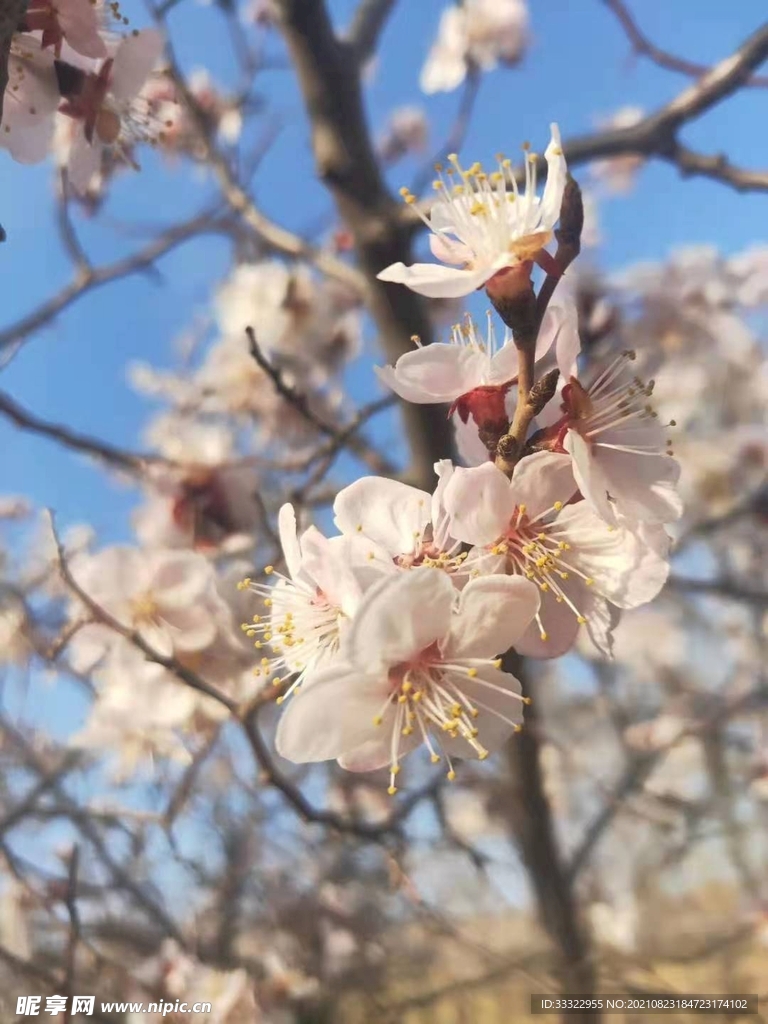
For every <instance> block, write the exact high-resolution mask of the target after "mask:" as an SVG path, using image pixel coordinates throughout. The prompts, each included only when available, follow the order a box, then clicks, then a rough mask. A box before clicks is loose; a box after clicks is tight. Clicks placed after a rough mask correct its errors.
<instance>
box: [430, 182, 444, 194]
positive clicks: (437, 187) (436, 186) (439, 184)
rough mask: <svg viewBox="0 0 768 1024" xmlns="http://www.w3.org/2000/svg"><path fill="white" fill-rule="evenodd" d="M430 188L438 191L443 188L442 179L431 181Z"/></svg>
mask: <svg viewBox="0 0 768 1024" xmlns="http://www.w3.org/2000/svg"><path fill="white" fill-rule="evenodd" d="M432 188H433V189H434V190H435V192H439V191H440V189H443V188H445V184H444V183H443V182H442V181H433V182H432Z"/></svg>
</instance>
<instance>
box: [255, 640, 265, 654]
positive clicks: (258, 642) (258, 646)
mask: <svg viewBox="0 0 768 1024" xmlns="http://www.w3.org/2000/svg"><path fill="white" fill-rule="evenodd" d="M253 646H254V647H255V648H256V650H257V651H260V650H261V649H262V648H263V646H264V644H263V643H262V642H261V640H257V641H256V642H255V643H254V645H253Z"/></svg>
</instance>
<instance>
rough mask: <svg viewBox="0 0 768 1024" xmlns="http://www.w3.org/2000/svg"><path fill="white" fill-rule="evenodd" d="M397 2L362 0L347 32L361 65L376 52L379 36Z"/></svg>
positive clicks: (389, 0) (349, 41)
mask: <svg viewBox="0 0 768 1024" xmlns="http://www.w3.org/2000/svg"><path fill="white" fill-rule="evenodd" d="M396 3H397V0H360V3H359V4H358V7H357V10H356V11H355V14H354V17H353V18H352V24H351V25H350V27H349V32H348V33H347V42H348V43H349V45H350V47H351V48H352V50H353V52H354V54H355V57H356V58H357V61H358V63H359V64H360V65H363V64H365V63H366V61H368V60H370V58H371V57H372V56H373V55H374V53H375V52H376V46H377V44H378V42H379V37H380V36H381V33H382V31H383V30H384V26H385V25H386V23H387V19H388V18H389V16H390V14H391V13H392V11H393V10H394V9H395V4H396Z"/></svg>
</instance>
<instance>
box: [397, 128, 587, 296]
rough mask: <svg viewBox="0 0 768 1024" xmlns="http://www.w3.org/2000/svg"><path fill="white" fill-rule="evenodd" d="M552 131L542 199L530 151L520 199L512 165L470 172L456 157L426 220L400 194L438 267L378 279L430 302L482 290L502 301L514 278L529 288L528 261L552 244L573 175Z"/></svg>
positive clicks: (412, 199) (400, 267)
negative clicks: (521, 278)
mask: <svg viewBox="0 0 768 1024" xmlns="http://www.w3.org/2000/svg"><path fill="white" fill-rule="evenodd" d="M551 127H552V138H551V140H550V143H549V145H548V146H547V149H546V152H545V154H544V155H545V157H546V160H547V168H548V171H547V183H546V185H545V186H544V193H543V195H542V197H541V198H539V197H538V195H537V194H536V160H537V157H536V155H535V154H533V153H529V152H527V151H526V153H525V176H526V182H525V192H524V193H523V194H522V195H521V194H520V193H519V191H518V187H517V182H516V180H515V178H514V175H513V173H512V163H511V161H509V160H506V159H501V160H500V161H499V167H498V170H496V171H493V172H492V173H490V174H487V173H486V172H485V171H483V169H482V166H481V165H480V164H479V163H476V164H473V165H472V166H471V167H470V168H469V170H466V171H465V170H464V169H463V168H462V167H461V165H460V164H459V161H458V158H457V157H456V156H455V154H454V155H451V157H450V158H449V161H450V165H451V166H450V168H449V169H448V171H447V172H446V175H447V180H446V179H445V178H444V177H443V176H442V174H441V177H440V179H439V180H438V181H436V182H435V188H436V190H437V193H438V198H437V199H436V200H435V202H434V203H433V204H432V207H431V210H430V213H429V215H428V216H427V215H426V214H424V213H422V212H421V211H420V210H419V207H418V204H417V199H416V196H414V195H413V194H412V193H411V192H409V190H408V189H402V190H401V192H402V194H403V196H404V198H405V201H406V202H407V203H409V204H410V205H411V206H413V208H414V209H415V210H416V212H417V213H418V214H419V216H420V217H421V219H422V220H423V221H424V223H425V224H426V225H427V227H428V228H429V230H430V232H431V235H430V239H429V241H430V246H431V248H432V253H433V255H434V256H435V257H437V259H439V260H441V263H440V264H437V263H415V264H413V266H410V267H406V266H405V264H403V263H393V264H392V265H391V266H389V267H386V268H385V269H384V270H382V271H381V272H380V273H379V274H378V277H379V279H380V280H381V281H392V282H394V283H396V284H404V285H406V286H407V287H408V288H411V289H412V290H413V291H415V292H419V293H420V294H421V295H427V296H431V297H433V298H454V297H457V296H461V295H469V294H470V292H473V291H474V290H475V289H476V288H481V287H483V285H486V286H487V287H491V288H493V290H494V292H500V293H501V292H503V290H505V289H507V288H508V287H509V286H510V281H509V280H507V279H508V277H509V275H510V274H513V273H515V271H517V273H518V275H520V274H525V276H526V280H527V275H528V272H529V270H530V263H531V261H532V260H534V259H535V258H537V257H538V256H539V254H540V253H541V251H542V250H543V249H544V247H545V246H546V245H547V243H548V242H549V241H550V240H551V239H552V233H553V229H554V226H555V224H556V223H557V221H558V219H559V217H560V205H561V203H562V199H563V192H564V190H565V183H566V180H567V175H568V169H567V167H566V163H565V157H564V155H563V150H562V146H561V145H560V132H559V129H558V127H557V125H556V124H553V125H552V126H551ZM444 264H450V265H449V266H445V265H444Z"/></svg>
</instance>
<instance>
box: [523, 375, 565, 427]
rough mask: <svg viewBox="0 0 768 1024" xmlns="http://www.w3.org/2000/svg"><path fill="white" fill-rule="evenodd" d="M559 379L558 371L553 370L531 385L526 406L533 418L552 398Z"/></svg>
mask: <svg viewBox="0 0 768 1024" xmlns="http://www.w3.org/2000/svg"><path fill="white" fill-rule="evenodd" d="M559 379H560V371H559V370H558V369H554V370H550V371H549V373H545V374H544V376H543V377H542V378H541V379H540V380H538V381H537V382H536V383H535V384H534V385H533V387H532V388H531V393H530V395H529V396H528V404H529V405H530V407H531V411H532V414H533V415H534V416H538V415H539V413H540V412H541V410H542V409H543V408H544V406H545V405H546V404H547V403H548V402H549V401H550V400H551V399H552V398H553V397H554V394H555V391H557V382H558V380H559Z"/></svg>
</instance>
